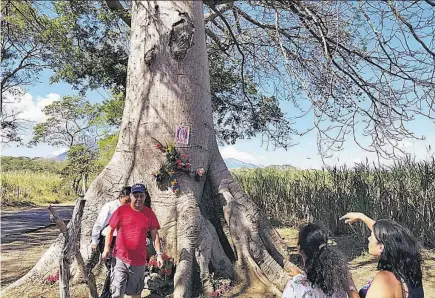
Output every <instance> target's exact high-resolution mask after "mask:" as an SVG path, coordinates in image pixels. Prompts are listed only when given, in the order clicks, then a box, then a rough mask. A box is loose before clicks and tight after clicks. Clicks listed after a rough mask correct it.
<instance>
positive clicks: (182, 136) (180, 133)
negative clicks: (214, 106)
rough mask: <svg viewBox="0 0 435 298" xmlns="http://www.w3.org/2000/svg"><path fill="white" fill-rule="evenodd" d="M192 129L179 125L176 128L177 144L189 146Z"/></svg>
mask: <svg viewBox="0 0 435 298" xmlns="http://www.w3.org/2000/svg"><path fill="white" fill-rule="evenodd" d="M189 134H190V127H189V126H183V125H177V126H176V127H175V144H181V145H189Z"/></svg>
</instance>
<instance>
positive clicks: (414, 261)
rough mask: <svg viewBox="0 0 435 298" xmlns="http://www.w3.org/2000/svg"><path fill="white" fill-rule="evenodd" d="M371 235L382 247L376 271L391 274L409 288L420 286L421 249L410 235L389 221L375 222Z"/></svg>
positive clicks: (403, 228) (395, 223) (398, 225)
mask: <svg viewBox="0 0 435 298" xmlns="http://www.w3.org/2000/svg"><path fill="white" fill-rule="evenodd" d="M373 233H374V235H375V238H376V240H378V242H380V243H382V244H383V245H384V250H383V251H382V253H381V256H380V258H379V262H378V270H387V271H390V272H392V273H393V274H394V275H395V276H396V278H397V279H398V280H403V281H404V282H405V283H406V284H407V285H408V286H409V287H411V288H418V287H420V286H422V281H421V279H422V272H421V254H420V248H421V247H420V245H419V243H418V241H417V239H415V237H414V236H413V235H412V233H411V232H410V231H409V230H408V229H407V228H405V227H403V226H401V225H400V224H398V223H397V222H395V221H394V220H389V219H380V220H378V221H376V223H375V224H374V225H373Z"/></svg>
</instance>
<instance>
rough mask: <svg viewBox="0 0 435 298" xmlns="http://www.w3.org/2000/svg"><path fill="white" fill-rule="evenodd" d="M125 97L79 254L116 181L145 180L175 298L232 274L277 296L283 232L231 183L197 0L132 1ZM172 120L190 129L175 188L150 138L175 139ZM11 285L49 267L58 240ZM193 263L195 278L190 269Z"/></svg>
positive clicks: (92, 192) (91, 194) (91, 195)
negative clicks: (156, 174) (187, 168)
mask: <svg viewBox="0 0 435 298" xmlns="http://www.w3.org/2000/svg"><path fill="white" fill-rule="evenodd" d="M131 38H132V40H131V56H130V59H129V65H128V83H127V98H126V103H125V109H124V115H123V120H122V125H121V130H120V135H119V141H118V144H117V148H116V152H115V154H114V156H113V158H112V160H111V161H110V163H109V164H108V165H107V167H106V168H105V169H104V170H103V171H102V173H101V174H100V175H99V176H98V177H97V179H95V181H93V183H92V185H91V186H90V188H89V190H88V191H87V193H86V196H85V199H86V200H87V203H86V206H85V210H84V213H83V220H82V227H81V231H82V235H81V239H80V241H81V243H80V246H81V252H82V254H83V256H84V257H85V258H86V257H89V255H90V247H89V244H90V235H91V229H92V225H93V223H94V221H95V218H96V216H97V214H98V212H99V210H100V208H101V206H102V205H103V203H105V202H107V201H109V200H113V199H114V198H115V197H116V195H117V191H118V190H119V189H120V188H121V186H123V185H126V184H132V183H135V182H142V181H143V182H145V183H146V184H147V186H148V187H149V192H150V194H151V197H152V205H151V207H152V209H153V210H154V211H155V213H156V215H157V218H158V219H159V221H160V224H161V227H162V228H161V230H160V235H161V238H162V241H163V247H164V250H165V251H166V252H167V253H168V254H169V255H172V256H174V257H175V260H176V263H177V268H176V273H175V280H174V285H175V290H174V297H192V295H193V293H192V284H193V282H194V281H192V279H193V278H194V276H199V277H200V279H201V281H202V285H203V290H204V292H206V293H208V292H210V291H211V285H210V283H209V277H210V274H211V273H212V272H214V273H215V274H216V275H217V276H222V277H229V278H235V279H236V280H237V282H238V284H244V285H250V284H251V285H252V284H255V285H256V287H257V288H258V287H261V286H260V285H263V286H264V287H263V288H264V289H267V290H268V291H269V292H272V293H276V294H279V289H280V288H282V287H283V286H284V284H285V282H286V280H287V276H286V274H285V272H284V271H283V269H282V267H283V265H284V258H283V253H282V251H280V250H279V249H278V248H279V247H281V246H280V245H281V239H280V237H279V235H278V234H277V232H275V231H274V230H273V228H272V227H271V226H270V225H269V223H268V222H267V220H266V218H265V215H264V213H263V212H262V211H261V210H260V209H259V208H258V207H257V206H256V205H255V204H254V203H253V202H252V201H251V200H250V199H249V198H248V197H247V196H246V195H245V194H244V192H243V191H242V189H241V188H240V187H239V185H238V184H237V183H236V182H235V181H234V179H233V177H232V176H231V174H230V172H229V171H228V169H227V167H226V165H225V164H224V162H223V159H222V157H221V155H220V153H219V151H218V147H217V142H216V138H215V133H214V129H213V120H212V106H211V97H210V86H209V70H208V62H207V54H206V45H205V35H204V21H203V7H202V2H201V1H192V2H184V1H136V2H134V3H133V8H132V25H131ZM176 125H187V126H190V131H191V134H190V143H189V146H186V147H185V148H178V149H177V150H179V151H181V152H182V153H188V154H189V155H190V162H191V164H192V169H193V171H195V169H196V168H200V167H203V168H204V169H206V175H205V177H203V178H204V179H202V180H201V181H199V182H198V181H195V179H194V177H193V175H187V174H185V173H177V174H176V175H177V180H178V182H179V184H180V187H181V192H180V194H179V195H176V194H174V193H173V192H172V191H171V190H170V189H167V190H161V189H159V188H158V187H157V184H156V182H155V181H154V179H153V177H152V176H151V172H152V171H154V170H156V169H159V167H160V164H161V163H162V161H163V160H164V155H163V153H161V152H160V151H159V150H157V148H156V143H155V141H154V140H153V138H154V139H157V140H159V141H160V142H162V143H165V142H168V141H173V140H174V130H175V126H176ZM61 241H62V239H61V238H59V241H58V242H56V243H55V244H54V245H53V246H52V247H51V248H50V249H49V250H48V251H47V252H46V253H45V255H44V256H43V257H42V258H41V260H40V261H39V262H38V263H37V265H36V266H35V267H34V268H33V269H32V270H31V271H30V272H29V273H28V274H27V275H26V276H25V277H23V278H22V279H21V280H20V281H18V282H17V283H15V284H14V285H12V287H15V286H18V285H20V284H23V282H28V281H29V280H32V279H33V278H35V276H36V275H38V276H42V275H44V274H47V273H51V270H55V269H56V266H57V264H56V261H57V260H58V257H57V254H58V253H59V251H60V247H61V245H60V242H61ZM198 268H199V275H197V274H196V273H195V272H194V271H195V270H197V269H198Z"/></svg>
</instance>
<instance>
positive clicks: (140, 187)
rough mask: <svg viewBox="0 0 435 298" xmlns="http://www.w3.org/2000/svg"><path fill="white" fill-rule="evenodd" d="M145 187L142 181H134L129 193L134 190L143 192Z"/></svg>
mask: <svg viewBox="0 0 435 298" xmlns="http://www.w3.org/2000/svg"><path fill="white" fill-rule="evenodd" d="M146 189H147V188H146V187H145V184H142V183H136V184H134V185H133V186H132V187H131V193H135V192H145V190H146Z"/></svg>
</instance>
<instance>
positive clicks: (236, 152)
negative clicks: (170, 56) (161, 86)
mask: <svg viewBox="0 0 435 298" xmlns="http://www.w3.org/2000/svg"><path fill="white" fill-rule="evenodd" d="M426 38H428V39H430V38H431V35H428V36H427V37H426ZM393 42H395V43H398V41H397V40H396V41H393ZM369 46H370V43H369ZM50 76H51V72H50V71H44V72H43V73H42V74H41V76H40V78H39V81H38V82H35V84H34V85H33V86H30V87H29V88H27V93H26V94H25V95H24V96H23V97H22V98H21V103H20V104H19V105H17V106H16V108H17V109H21V110H22V111H23V115H25V118H26V119H28V120H32V121H34V122H33V123H36V122H41V121H43V120H44V115H43V113H42V111H41V110H42V108H43V107H44V106H46V105H48V104H50V103H51V102H53V101H55V100H60V99H61V98H62V97H63V96H65V95H73V94H77V93H78V91H77V90H73V89H72V88H71V86H70V85H68V84H66V83H55V84H49V78H50ZM86 96H87V98H88V99H89V100H90V101H91V102H101V101H103V100H104V99H105V98H108V97H109V94H108V93H107V92H106V91H105V90H102V89H99V90H95V91H90V92H88V93H87V94H86ZM292 108H293V105H292V104H290V103H288V102H287V103H282V109H283V111H284V112H286V113H288V114H289V115H292V114H293V113H292V112H293V110H292ZM312 123H313V114H308V115H307V116H306V117H305V118H303V119H301V120H299V121H298V122H297V123H296V129H303V128H307V127H310V126H311V125H312ZM408 127H409V128H410V129H411V130H412V131H413V132H415V133H416V134H417V135H420V136H425V137H426V140H425V141H417V140H415V141H413V140H406V141H403V142H402V143H401V144H400V147H401V148H402V149H403V150H405V151H406V152H408V153H410V154H412V155H414V156H415V157H416V158H417V159H427V158H430V157H431V156H433V154H434V151H433V150H432V151H428V147H429V145H430V146H431V147H432V148H434V147H435V125H434V122H433V121H431V120H429V119H424V118H416V120H415V121H413V122H412V123H410V124H409V126H408ZM30 135H31V129H29V130H28V131H27V135H26V136H25V138H24V139H25V141H26V140H27V141H28V140H29V139H30V137H31V136H30ZM296 141H297V142H298V144H297V145H296V146H294V147H290V148H289V149H288V150H287V151H286V150H284V149H273V148H269V149H268V148H267V144H263V142H262V137H261V136H257V137H256V138H253V139H250V140H239V141H238V142H237V143H236V144H235V145H231V146H222V147H220V150H221V153H222V155H223V157H224V158H236V159H239V160H241V161H244V162H249V163H254V164H259V165H272V164H276V165H282V164H289V165H293V166H296V167H298V168H308V169H309V168H321V167H322V165H323V162H322V159H321V158H320V156H319V154H318V151H317V135H316V132H315V131H313V132H311V133H309V134H307V135H305V136H304V137H302V138H300V139H297V140H296ZM359 141H360V142H362V143H367V142H369V141H370V139H369V138H367V137H361V138H360V139H359ZM1 149H2V152H1V154H2V155H3V156H29V157H48V156H53V155H57V154H60V153H63V152H65V151H66V148H57V147H51V146H48V145H45V144H41V145H38V146H36V147H33V148H28V147H25V146H22V147H17V146H16V145H11V146H9V147H2V148H1ZM366 158H367V159H368V160H369V161H376V160H377V157H376V155H375V154H373V153H369V152H367V151H364V150H362V149H361V148H359V147H358V146H357V145H356V144H355V142H354V141H353V140H348V141H347V142H345V144H344V148H343V150H341V151H340V152H332V153H331V158H329V159H326V160H325V162H326V164H327V165H335V164H343V163H345V164H347V165H353V164H354V163H355V162H359V161H364V160H366ZM381 162H382V163H390V162H391V161H385V160H381Z"/></svg>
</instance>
